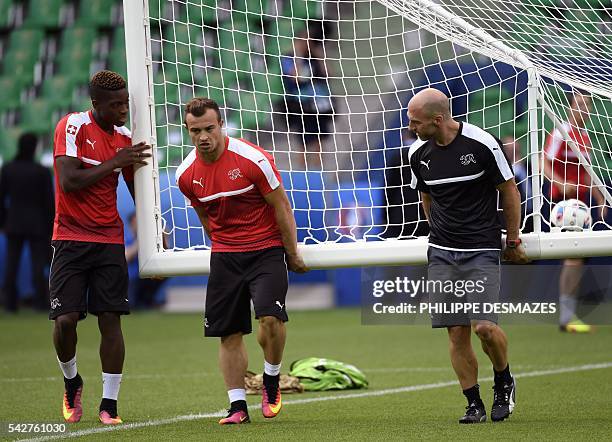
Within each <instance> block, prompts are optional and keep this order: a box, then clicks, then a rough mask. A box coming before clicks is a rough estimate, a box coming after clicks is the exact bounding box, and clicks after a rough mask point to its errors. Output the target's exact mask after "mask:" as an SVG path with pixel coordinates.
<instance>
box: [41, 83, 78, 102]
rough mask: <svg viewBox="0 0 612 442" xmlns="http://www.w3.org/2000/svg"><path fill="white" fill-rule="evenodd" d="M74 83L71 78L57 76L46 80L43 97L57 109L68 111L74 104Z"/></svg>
mask: <svg viewBox="0 0 612 442" xmlns="http://www.w3.org/2000/svg"><path fill="white" fill-rule="evenodd" d="M74 86H75V84H74V82H73V81H72V79H71V78H70V77H64V76H62V75H56V76H54V77H50V78H47V79H45V80H44V82H43V86H42V97H43V98H44V99H46V100H47V102H48V103H49V104H50V105H51V106H53V107H55V108H63V109H66V108H68V107H69V106H70V105H71V104H72V94H73V92H74Z"/></svg>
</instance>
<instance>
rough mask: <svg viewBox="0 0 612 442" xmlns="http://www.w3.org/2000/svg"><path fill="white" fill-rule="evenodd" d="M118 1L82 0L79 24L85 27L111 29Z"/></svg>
mask: <svg viewBox="0 0 612 442" xmlns="http://www.w3.org/2000/svg"><path fill="white" fill-rule="evenodd" d="M118 5H119V2H118V1H117V0H82V1H81V2H80V4H79V12H78V18H77V23H78V24H79V25H85V26H95V27H109V26H112V25H113V18H114V17H113V14H114V12H115V7H116V6H118Z"/></svg>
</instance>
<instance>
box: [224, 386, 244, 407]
mask: <svg viewBox="0 0 612 442" xmlns="http://www.w3.org/2000/svg"><path fill="white" fill-rule="evenodd" d="M227 396H228V397H229V401H230V404H231V403H232V402H236V401H245V402H246V390H245V389H244V388H234V389H233V390H227Z"/></svg>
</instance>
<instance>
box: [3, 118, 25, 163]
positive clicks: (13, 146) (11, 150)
mask: <svg viewBox="0 0 612 442" xmlns="http://www.w3.org/2000/svg"><path fill="white" fill-rule="evenodd" d="M22 132H23V131H22V129H21V128H19V127H2V126H0V140H1V141H0V157H1V158H2V161H3V162H5V163H6V162H7V161H10V160H12V159H13V158H14V157H15V153H16V152H17V141H18V140H19V136H20V135H21V133H22Z"/></svg>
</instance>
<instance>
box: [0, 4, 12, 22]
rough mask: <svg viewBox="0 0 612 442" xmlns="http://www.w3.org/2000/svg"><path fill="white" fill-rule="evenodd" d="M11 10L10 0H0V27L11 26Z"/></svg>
mask: <svg viewBox="0 0 612 442" xmlns="http://www.w3.org/2000/svg"><path fill="white" fill-rule="evenodd" d="M12 10H13V1H12V0H0V29H4V28H10V27H11V25H12V19H13V17H12V16H11V14H12Z"/></svg>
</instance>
